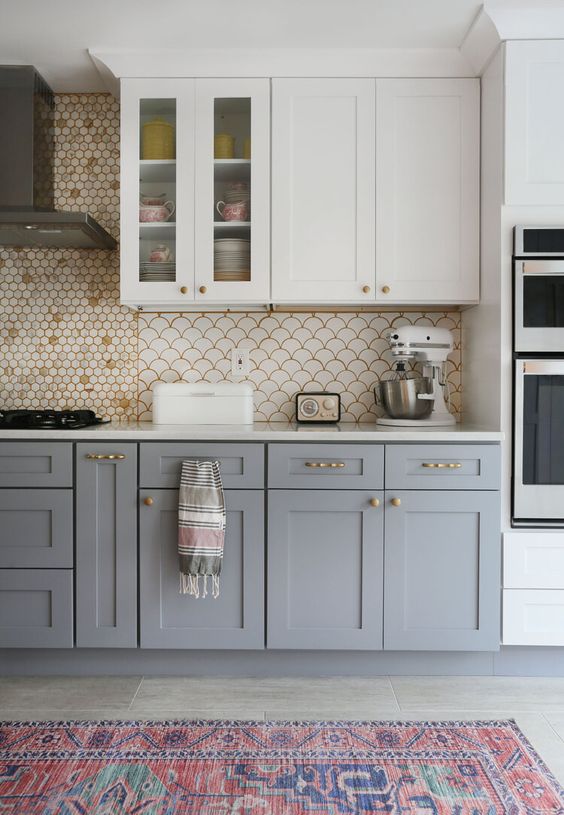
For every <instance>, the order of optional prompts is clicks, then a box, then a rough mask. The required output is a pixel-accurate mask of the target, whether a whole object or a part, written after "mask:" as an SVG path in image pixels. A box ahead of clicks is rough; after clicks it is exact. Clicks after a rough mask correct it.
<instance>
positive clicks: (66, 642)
mask: <svg viewBox="0 0 564 815" xmlns="http://www.w3.org/2000/svg"><path fill="white" fill-rule="evenodd" d="M72 645H73V640H72V569H0V647H2V648H72Z"/></svg>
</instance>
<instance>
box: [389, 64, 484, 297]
mask: <svg viewBox="0 0 564 815" xmlns="http://www.w3.org/2000/svg"><path fill="white" fill-rule="evenodd" d="M376 85H377V92H376V100H377V101H376V108H377V128H376V179H377V180H376V223H377V227H376V299H377V301H378V302H380V303H386V302H390V303H398V302H399V303H464V302H476V301H477V300H478V298H479V207H480V183H479V182H480V85H479V80H477V79H381V80H377V83H376Z"/></svg>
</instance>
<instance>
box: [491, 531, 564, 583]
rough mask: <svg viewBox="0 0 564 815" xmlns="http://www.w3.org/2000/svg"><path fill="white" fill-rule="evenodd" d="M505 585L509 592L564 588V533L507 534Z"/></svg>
mask: <svg viewBox="0 0 564 815" xmlns="http://www.w3.org/2000/svg"><path fill="white" fill-rule="evenodd" d="M503 585H504V587H505V588H506V589H564V533H562V532H548V531H542V532H506V533H505V534H504V536H503Z"/></svg>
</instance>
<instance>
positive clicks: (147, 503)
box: [143, 495, 155, 507]
mask: <svg viewBox="0 0 564 815" xmlns="http://www.w3.org/2000/svg"><path fill="white" fill-rule="evenodd" d="M143 503H144V504H145V506H146V507H152V506H153V504H154V503H155V502H154V500H153V498H151V496H150V495H148V496H147V498H145V499H143Z"/></svg>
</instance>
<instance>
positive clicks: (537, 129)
mask: <svg viewBox="0 0 564 815" xmlns="http://www.w3.org/2000/svg"><path fill="white" fill-rule="evenodd" d="M505 47H506V67H505V71H506V91H505V93H506V97H505V98H506V114H505V115H506V119H505V148H506V171H505V203H506V204H541V205H562V204H564V105H562V101H561V100H562V97H563V96H564V42H562V41H557V40H554V41H552V40H544V41H543V40H539V41H532V42H525V41H521V42H508V43H506V46H505Z"/></svg>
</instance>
